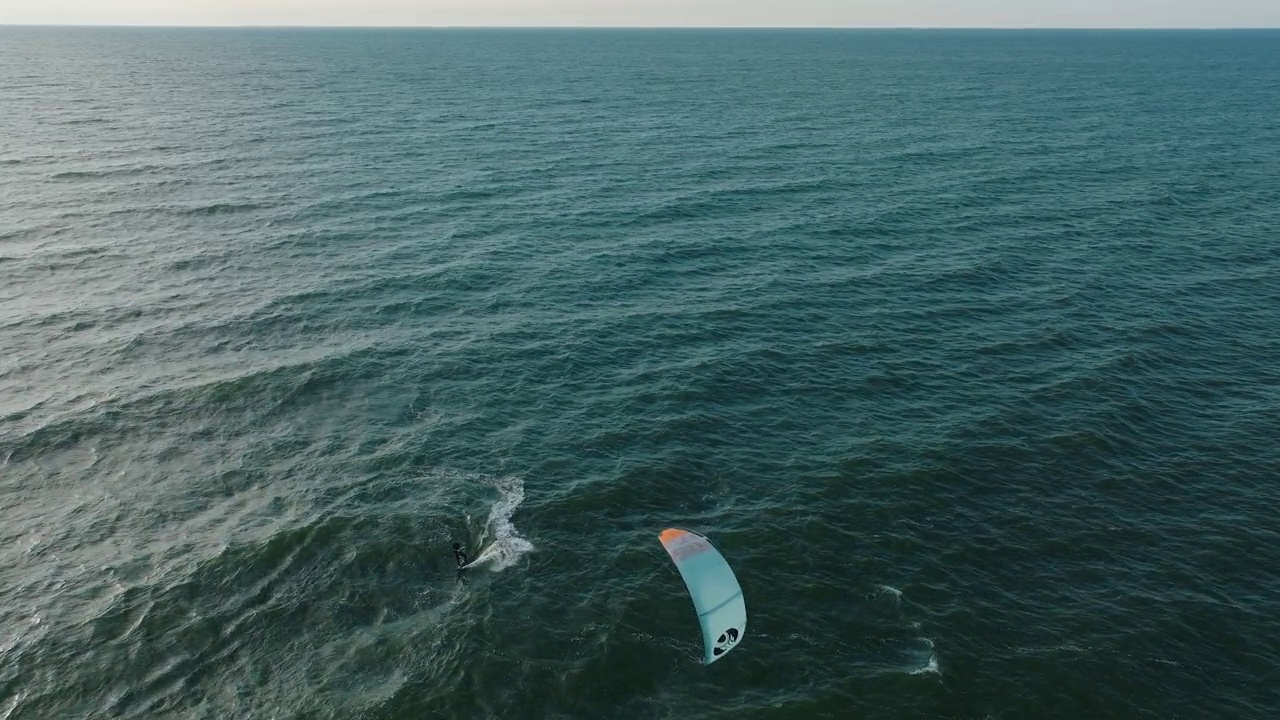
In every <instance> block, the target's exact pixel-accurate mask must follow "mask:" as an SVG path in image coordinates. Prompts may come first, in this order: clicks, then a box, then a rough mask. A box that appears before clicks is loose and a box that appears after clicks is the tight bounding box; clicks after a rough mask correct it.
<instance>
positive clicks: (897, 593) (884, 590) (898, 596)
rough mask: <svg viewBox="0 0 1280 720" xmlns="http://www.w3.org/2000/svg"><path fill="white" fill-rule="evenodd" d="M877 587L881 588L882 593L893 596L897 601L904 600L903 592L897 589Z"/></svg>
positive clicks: (883, 586)
mask: <svg viewBox="0 0 1280 720" xmlns="http://www.w3.org/2000/svg"><path fill="white" fill-rule="evenodd" d="M876 587H878V588H880V592H882V593H889V594H890V595H892V596H893V598H894V599H895V600H901V599H902V591H901V590H899V589H898V588H896V587H889V586H888V585H877V586H876Z"/></svg>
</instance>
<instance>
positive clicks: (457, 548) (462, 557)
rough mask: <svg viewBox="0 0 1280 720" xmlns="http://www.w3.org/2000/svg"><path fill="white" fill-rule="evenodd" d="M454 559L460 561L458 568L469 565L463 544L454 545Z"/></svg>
mask: <svg viewBox="0 0 1280 720" xmlns="http://www.w3.org/2000/svg"><path fill="white" fill-rule="evenodd" d="M453 559H454V560H457V561H458V567H462V566H463V565H466V564H467V553H466V552H465V551H464V550H463V549H462V544H461V543H454V544H453Z"/></svg>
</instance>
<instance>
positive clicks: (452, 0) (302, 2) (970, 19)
mask: <svg viewBox="0 0 1280 720" xmlns="http://www.w3.org/2000/svg"><path fill="white" fill-rule="evenodd" d="M0 23H39V24H43V23H70V24H112V25H553V26H564V25H639V26H666V25H683V26H689V25H693V26H699V25H712V26H835V27H877V26H902V25H910V26H930V27H934V26H958V27H975V26H976V27H1026V26H1033V27H1280V0H0Z"/></svg>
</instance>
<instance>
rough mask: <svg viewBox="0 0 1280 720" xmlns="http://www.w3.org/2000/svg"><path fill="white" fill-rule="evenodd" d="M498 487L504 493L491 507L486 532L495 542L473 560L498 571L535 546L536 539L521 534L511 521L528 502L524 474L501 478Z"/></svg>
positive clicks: (472, 562) (474, 563) (514, 562)
mask: <svg viewBox="0 0 1280 720" xmlns="http://www.w3.org/2000/svg"><path fill="white" fill-rule="evenodd" d="M494 487H496V488H497V490H498V492H499V493H501V495H500V496H499V497H498V500H497V502H495V503H494V504H493V507H492V508H490V509H489V521H488V525H487V527H486V535H487V537H490V538H492V539H493V542H491V543H490V544H489V546H488V547H486V548H485V549H484V550H483V551H481V553H480V555H479V556H477V557H476V559H475V560H472V561H471V565H481V564H486V563H487V564H488V565H489V567H490V569H491V570H493V571H495V572H497V571H499V570H505V569H507V568H509V567H511V566H512V565H515V564H516V561H518V560H519V559H520V557H521V556H522V555H524V554H525V553H528V552H531V551H532V550H533V549H534V548H533V543H531V542H529V541H528V540H525V539H524V538H523V537H520V533H519V531H517V530H516V528H515V525H512V524H511V516H512V515H513V514H515V511H516V508H518V507H520V504H521V503H523V502H524V481H523V480H521V479H520V478H501V479H499V480H497V481H496V482H495V483H494Z"/></svg>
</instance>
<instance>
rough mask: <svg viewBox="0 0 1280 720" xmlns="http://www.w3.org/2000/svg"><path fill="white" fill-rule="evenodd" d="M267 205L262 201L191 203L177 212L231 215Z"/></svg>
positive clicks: (261, 208) (263, 207) (259, 208)
mask: <svg viewBox="0 0 1280 720" xmlns="http://www.w3.org/2000/svg"><path fill="white" fill-rule="evenodd" d="M266 207H267V206H266V205H263V204H261V203H252V202H245V203H235V202H221V203H209V204H208V205H191V206H187V207H179V208H176V210H177V212H178V213H180V214H182V215H231V214H234V213H240V212H250V211H253V210H264V209H266Z"/></svg>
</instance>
